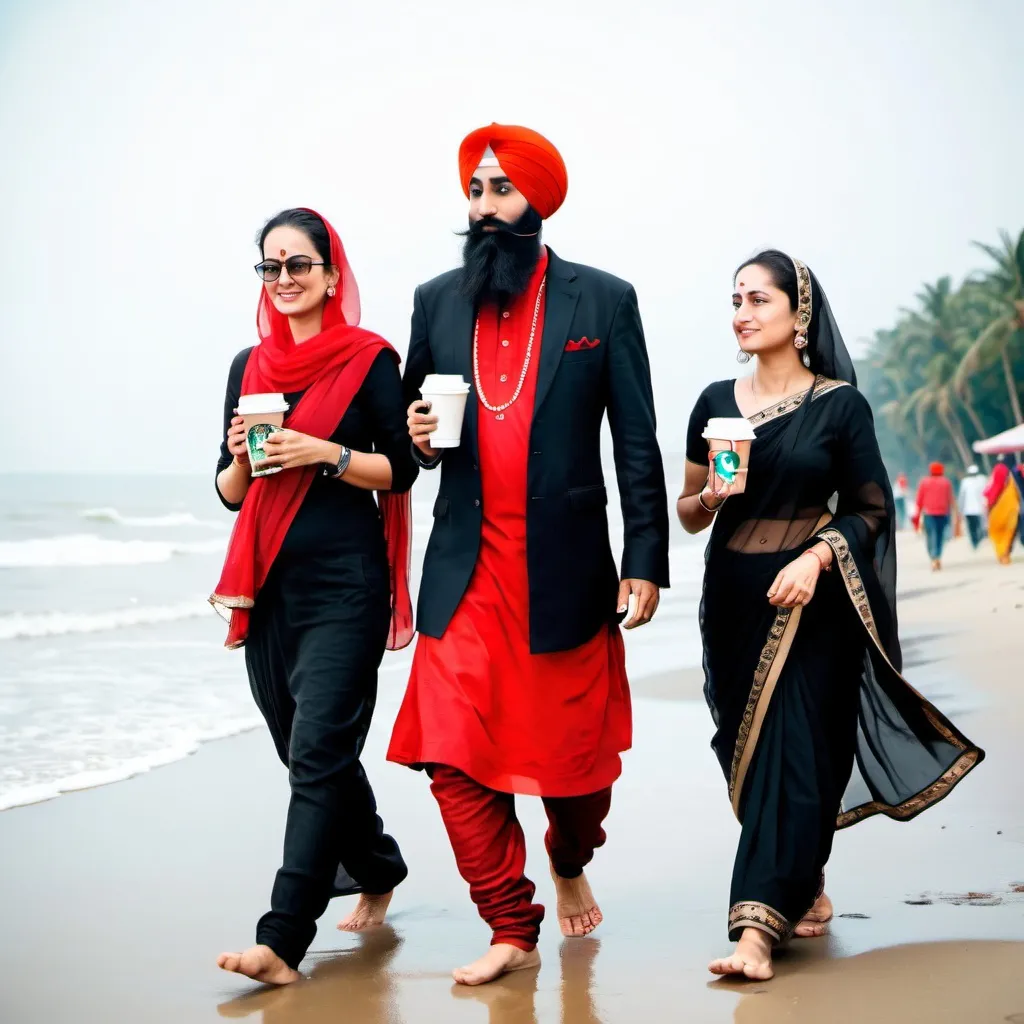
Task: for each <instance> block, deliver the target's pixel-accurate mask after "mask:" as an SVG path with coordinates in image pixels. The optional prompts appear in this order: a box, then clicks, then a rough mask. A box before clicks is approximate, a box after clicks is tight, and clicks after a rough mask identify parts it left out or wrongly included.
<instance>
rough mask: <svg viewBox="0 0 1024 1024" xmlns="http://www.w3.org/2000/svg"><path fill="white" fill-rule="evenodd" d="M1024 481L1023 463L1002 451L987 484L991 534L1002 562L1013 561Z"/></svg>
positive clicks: (986, 494) (1002, 563) (986, 491)
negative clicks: (1022, 475) (1011, 554)
mask: <svg viewBox="0 0 1024 1024" xmlns="http://www.w3.org/2000/svg"><path fill="white" fill-rule="evenodd" d="M1022 493H1024V481H1022V480H1021V476H1020V467H1019V466H1018V465H1017V460H1016V458H1015V457H1014V456H1013V455H1002V456H1000V458H999V461H998V462H997V463H996V466H995V469H993V470H992V477H991V479H990V480H989V485H988V487H986V488H985V501H986V502H987V503H988V534H989V536H990V537H991V538H992V546H993V547H994V548H995V549H996V558H998V559H999V564H1000V565H1009V564H1010V551H1011V550H1012V548H1013V538H1014V537H1015V536H1016V535H1017V529H1018V527H1019V525H1020V519H1021V515H1020V510H1021V495H1022Z"/></svg>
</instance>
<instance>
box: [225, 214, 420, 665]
mask: <svg viewBox="0 0 1024 1024" xmlns="http://www.w3.org/2000/svg"><path fill="white" fill-rule="evenodd" d="M308 212H310V213H314V211H312V210H310V211H308ZM316 216H319V214H316ZM320 219H321V220H323V221H324V225H325V226H326V228H327V233H328V235H329V236H330V240H331V253H330V262H331V265H332V266H333V267H335V268H336V269H337V270H338V272H339V275H340V276H339V280H338V284H337V287H336V291H335V295H334V296H333V297H328V298H327V299H326V301H325V304H324V313H323V324H322V329H321V331H320V333H319V334H317V335H315V336H314V337H312V338H310V339H308V340H307V341H304V342H302V343H301V344H296V343H295V341H294V339H293V338H292V332H291V327H290V326H289V322H288V317H286V316H285V315H284V314H283V313H281V312H279V311H278V310H277V309H276V307H275V306H274V304H273V302H272V301H271V299H270V296H269V295H268V294H267V291H266V288H263V289H262V290H261V292H260V301H259V305H258V307H257V312H256V322H257V328H258V331H259V337H260V343H259V344H258V345H257V346H256V347H255V348H254V349H253V350H252V353H251V354H250V356H249V361H248V362H247V363H246V367H245V373H244V375H243V377H242V394H252V393H262V392H278V391H280V392H293V391H302V392H303V395H302V397H301V398H300V399H299V401H298V402H297V403H296V404H295V406H294V408H292V409H291V410H290V412H289V414H288V416H287V417H286V418H285V421H284V425H285V426H286V427H288V428H290V429H292V430H297V431H300V432H301V433H304V434H309V435H311V436H312V437H320V438H326V437H330V436H331V434H332V433H333V432H334V431H335V430H336V429H337V426H338V424H339V423H340V422H341V420H342V418H343V417H344V415H345V412H346V410H347V409H348V407H349V405H350V404H351V402H352V400H353V399H354V398H355V396H356V394H357V393H358V392H359V389H360V387H362V384H363V381H364V380H365V379H366V374H367V373H368V372H369V369H370V366H371V365H372V363H373V361H374V360H375V359H376V358H377V356H378V355H379V354H380V353H381V352H382V351H384V352H388V353H389V355H390V356H391V357H392V358H393V359H394V360H395V362H396V363H397V362H399V356H398V353H397V352H396V351H395V350H394V349H393V348H392V347H391V345H389V344H388V343H387V342H386V341H385V340H384V339H383V338H380V337H378V336H377V335H376V334H373V333H371V332H370V331H366V330H363V329H362V328H361V327H359V326H358V324H359V289H358V286H357V285H356V280H355V277H354V275H353V273H352V269H351V267H350V266H349V263H348V260H347V258H346V257H345V249H344V247H343V245H342V243H341V238H340V237H339V236H338V233H337V232H336V231H335V230H334V228H333V227H332V226H331V225H330V224H329V223H328V222H327V221H326V220H324V218H322V217H321V218H320ZM320 471H321V470H320V467H318V466H303V467H302V468H301V469H290V470H286V471H285V472H282V473H276V474H274V475H272V476H265V477H256V478H255V479H254V480H253V481H252V482H251V483H250V485H249V490H248V492H247V493H246V496H245V500H244V501H243V503H242V508H241V511H240V512H239V513H238V518H237V519H236V520H235V526H234V530H233V531H232V533H231V541H230V543H229V545H228V552H227V557H226V559H225V561H224V568H223V571H222V573H221V578H220V582H219V583H218V584H217V588H216V590H215V591H214V593H213V594H212V595H211V597H210V603H211V604H213V605H214V607H218V606H219V607H223V608H227V609H229V610H230V616H231V618H230V627H229V629H228V636H227V640H226V641H225V646H226V647H229V648H235V647H241V646H242V645H243V644H244V643H245V640H246V637H247V636H248V633H249V612H250V609H251V608H252V607H253V605H254V604H255V602H256V597H257V595H258V594H259V591H260V588H261V587H262V586H263V584H264V582H265V581H266V578H267V574H268V573H269V572H270V568H271V566H272V565H273V563H274V559H275V558H276V557H277V554H278V552H279V551H280V550H281V545H282V543H283V541H284V538H285V535H286V534H287V532H288V529H289V527H290V526H291V524H292V521H293V520H294V519H295V515H296V513H297V512H298V510H299V507H300V506H301V505H302V502H303V499H304V498H305V496H306V492H307V491H308V490H309V486H310V484H311V483H312V482H313V478H314V477H315V476H316V474H317V473H319V472H320ZM338 486H339V487H344V486H347V485H346V484H344V483H341V482H339V483H338ZM409 501H410V499H409V495H408V494H391V493H389V492H386V491H381V492H378V494H377V502H378V505H379V507H380V513H381V519H382V521H383V526H384V539H385V542H386V546H387V557H388V565H389V568H390V577H391V630H390V634H389V637H388V643H387V647H388V650H399V649H401V648H402V647H405V646H407V645H408V644H409V642H410V641H411V640H412V636H413V618H412V600H411V597H410V594H409V560H410V552H411V548H412V544H411V527H412V519H411V515H410V504H409Z"/></svg>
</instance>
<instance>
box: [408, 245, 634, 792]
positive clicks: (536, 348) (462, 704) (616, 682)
mask: <svg viewBox="0 0 1024 1024" xmlns="http://www.w3.org/2000/svg"><path fill="white" fill-rule="evenodd" d="M546 269H547V250H545V251H544V256H543V257H542V259H541V260H540V262H539V264H538V266H537V270H536V272H535V273H534V276H533V278H532V280H531V282H530V285H529V287H528V288H527V289H526V292H525V293H524V294H523V295H521V296H520V297H519V298H517V299H516V300H515V301H514V302H513V303H512V304H511V305H510V306H509V307H508V309H506V310H504V311H500V310H498V309H497V308H496V307H494V306H491V307H485V308H484V309H483V310H481V314H480V323H479V328H478V337H479V361H480V381H481V384H482V387H483V391H484V394H485V395H486V396H487V400H488V402H489V403H490V404H491V405H493V406H499V405H503V404H504V403H505V402H507V401H508V400H509V399H510V398H511V397H512V395H513V394H514V392H515V389H516V385H517V384H518V382H519V375H520V373H521V372H522V368H523V362H524V361H525V358H526V350H527V346H528V344H529V340H530V328H531V325H532V323H533V314H534V309H535V308H536V303H537V295H538V291H539V289H540V284H541V281H542V279H543V277H544V274H545V271H546ZM543 328H544V302H543V298H542V300H541V303H540V312H539V314H538V317H537V328H536V332H535V334H534V339H533V354H532V357H531V359H530V366H529V369H528V371H527V374H526V378H525V380H524V381H523V387H522V390H521V391H520V393H519V397H518V398H517V399H516V401H515V402H514V403H513V404H512V405H511V406H510V407H509V408H508V409H506V410H505V411H504V415H503V418H502V419H498V418H497V417H496V415H495V413H493V412H489V411H488V410H487V409H486V408H484V406H483V404H482V403H480V400H479V396H476V398H475V399H471V400H475V401H477V402H478V406H477V410H478V420H479V432H478V437H479V449H480V472H481V477H482V489H483V502H482V511H483V527H482V531H481V538H480V554H479V557H478V558H477V563H476V568H475V570H474V572H473V576H472V579H471V580H470V583H469V587H468V588H467V590H466V593H465V595H464V596H463V598H462V601H461V602H460V604H459V606H458V608H457V609H456V611H455V615H454V616H453V617H452V620H451V623H450V624H449V626H448V629H447V630H446V631H445V633H444V636H443V637H441V639H435V638H433V637H429V636H423V635H422V634H421V635H420V636H419V638H418V640H417V644H416V652H415V655H414V657H413V664H412V671H411V673H410V677H409V686H408V689H407V690H406V694H405V699H404V701H403V702H402V707H401V710H400V711H399V713H398V719H397V721H396V722H395V728H394V732H393V734H392V737H391V746H390V749H389V750H388V760H391V761H397V762H398V763H399V764H406V765H422V764H429V763H436V764H447V765H451V766H452V767H453V768H458V769H459V770H460V771H463V772H465V773H466V774H467V775H469V776H470V778H472V779H475V780H476V781H477V782H479V783H481V784H482V785H484V786H487V787H489V788H491V789H496V790H501V791H502V792H506V793H524V794H528V795H533V796H554V797H560V796H580V795H582V794H585V793H593V792H596V791H597V790H599V789H603V788H604V787H606V786H610V785H611V783H612V782H614V780H615V779H616V778H618V776H619V773H620V771H621V762H620V759H619V754H620V752H621V751H623V750H628V749H629V747H630V744H631V741H632V713H631V707H630V699H629V686H628V683H627V681H626V663H625V650H624V647H623V642H622V635H621V633H620V632H619V629H618V627H613V626H608V627H605V628H603V629H602V630H601V631H600V632H599V633H598V634H597V635H596V636H595V637H594V638H593V639H592V640H590V641H588V642H587V643H585V644H583V645H582V646H580V647H577V648H575V649H573V650H571V651H563V652H559V653H557V654H531V653H530V602H529V586H528V581H527V563H526V502H527V494H526V492H527V458H528V454H529V442H530V425H531V422H532V420H533V406H534V397H535V395H536V390H537V366H538V364H539V362H540V347H541V336H542V334H543ZM566 443H567V444H568V443H570V442H569V441H567V442H566Z"/></svg>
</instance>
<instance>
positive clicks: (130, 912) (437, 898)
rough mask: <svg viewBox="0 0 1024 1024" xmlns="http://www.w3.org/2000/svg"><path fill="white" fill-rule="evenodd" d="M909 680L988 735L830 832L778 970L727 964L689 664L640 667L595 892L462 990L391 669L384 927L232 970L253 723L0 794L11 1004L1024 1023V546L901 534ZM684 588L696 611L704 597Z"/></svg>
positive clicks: (564, 1019) (719, 848) (127, 1009)
mask: <svg viewBox="0 0 1024 1024" xmlns="http://www.w3.org/2000/svg"><path fill="white" fill-rule="evenodd" d="M900 589H901V594H902V600H901V604H900V618H901V630H902V633H903V637H904V645H905V649H906V653H907V671H906V674H907V676H908V678H909V679H910V680H911V681H912V682H913V683H914V684H915V685H916V686H917V687H918V688H919V689H921V690H923V691H924V692H926V693H927V694H928V695H929V696H931V697H932V698H933V699H934V700H935V701H936V702H937V703H938V704H939V705H940V707H942V708H943V710H945V711H946V712H947V713H948V714H950V715H951V717H954V718H955V719H956V721H957V723H958V724H959V725H960V726H961V727H962V728H963V729H964V731H965V732H966V733H967V734H968V735H969V736H971V738H972V739H974V740H976V741H977V742H978V743H980V744H981V745H982V746H983V747H984V748H985V749H986V751H987V754H988V759H987V760H986V762H985V763H984V764H983V765H982V766H981V767H980V768H979V769H978V770H977V771H976V772H975V773H973V775H972V776H971V777H970V778H969V779H967V780H966V781H965V782H964V784H963V785H962V786H961V787H960V788H959V789H958V790H957V791H956V792H955V793H954V794H953V795H952V796H951V797H950V798H949V799H948V800H946V801H945V802H943V803H942V804H940V805H939V806H937V807H936V808H934V809H932V810H931V811H929V812H928V813H927V814H925V815H923V816H922V817H920V818H918V819H917V820H915V821H913V822H910V823H908V824H897V823H895V822H890V821H887V820H879V819H877V818H876V819H872V820H870V821H868V822H866V823H864V824H861V825H858V826H856V827H855V828H853V829H851V830H848V831H846V832H844V833H842V834H840V835H839V836H838V837H837V841H836V847H835V852H834V855H833V859H832V862H831V864H830V867H829V872H828V891H829V893H830V894H831V896H832V898H833V900H834V902H835V904H836V910H837V913H838V914H839V917H838V918H837V919H836V920H835V922H834V923H833V926H832V933H831V935H830V936H829V937H828V938H825V939H818V940H798V941H796V942H794V943H793V944H792V945H791V946H790V948H789V949H788V950H787V951H786V952H785V953H784V954H782V955H781V956H780V958H779V960H778V973H777V977H776V979H775V980H774V981H772V982H770V983H746V984H744V983H737V982H730V981H716V980H713V978H712V976H711V975H709V974H708V973H707V969H706V965H707V962H708V961H709V960H710V959H711V958H712V957H714V956H717V955H720V954H721V953H723V952H724V951H725V950H726V949H727V948H728V944H727V942H726V935H725V917H726V911H727V909H728V908H727V897H728V886H729V875H730V870H731V859H732V853H733V849H734V845H735V841H736V836H737V831H738V827H737V825H736V823H735V821H734V820H733V818H732V815H731V812H730V809H729V805H728V801H727V799H726V795H725V784H724V781H723V780H722V778H721V775H720V772H719V770H718V766H717V764H716V762H715V760H714V757H713V755H712V753H711V751H710V749H709V748H708V740H709V737H710V733H711V724H710V721H709V718H708V714H707V711H706V708H705V707H704V704H703V700H702V697H701V684H702V677H701V674H700V672H699V671H695V670H681V671H679V672H675V673H668V674H663V675H660V676H654V677H649V678H644V679H637V680H634V685H633V691H634V696H635V705H636V706H635V739H634V749H633V751H632V752H631V753H630V754H628V755H627V757H626V759H625V769H624V774H623V777H622V780H621V782H620V783H619V785H618V786H617V788H616V790H615V798H614V802H613V807H612V812H611V816H610V818H609V821H608V833H609V842H608V845H607V847H606V848H605V849H604V850H602V851H600V852H599V854H598V857H597V859H596V861H595V863H594V865H593V869H592V870H591V871H590V872H589V874H590V877H591V881H592V883H593V885H594V888H595V891H596V893H597V895H598V898H599V900H600V902H601V906H602V909H603V911H604V914H605V924H604V925H602V927H601V928H600V929H599V930H598V931H597V932H596V933H595V935H594V937H593V938H589V939H584V940H568V941H563V940H562V938H561V936H560V935H559V934H558V931H557V925H556V923H555V922H554V921H553V920H552V919H551V917H550V915H549V918H548V921H547V922H546V923H545V930H544V934H543V936H542V940H541V946H540V949H541V954H542V957H543V966H542V967H541V970H540V971H539V973H524V974H521V975H517V976H512V977H509V978H507V979H503V980H501V981H499V982H497V983H495V984H493V985H491V986H487V987H485V988H483V989H472V990H467V989H456V988H455V987H454V986H453V985H452V982H451V978H450V975H449V971H450V969H451V968H452V967H453V966H455V965H457V964H460V963H464V962H466V961H468V960H471V959H473V958H474V957H475V956H476V955H478V954H479V953H480V952H481V951H482V950H483V948H484V945H485V944H486V942H487V937H488V936H487V931H486V929H485V927H484V925H483V924H482V923H481V922H480V921H479V919H478V918H477V916H476V913H475V910H474V908H473V907H472V904H471V903H470V901H469V898H468V894H467V892H466V887H465V885H464V883H463V882H462V880H461V879H460V878H459V876H458V874H457V873H456V870H455V865H454V861H453V858H452V854H451V852H450V850H449V847H448V844H447V840H446V837H445V834H444V831H443V828H442V825H441V822H440V818H439V815H438V813H437V810H436V807H435V806H434V803H433V800H432V799H431V797H430V795H429V792H428V790H427V784H426V779H425V778H424V777H423V776H422V775H420V774H417V773H413V772H410V771H408V770H406V769H403V768H400V767H398V766H395V765H390V764H387V763H386V762H385V761H384V749H385V746H386V742H387V738H388V734H389V731H390V727H391V722H392V720H393V717H394V714H395V712H396V710H397V706H398V701H399V699H400V696H401V680H396V679H394V678H389V679H388V680H387V682H386V684H385V685H384V687H383V692H382V695H381V701H380V704H379V710H378V713H377V717H376V721H375V723H374V728H373V731H372V734H371V738H370V742H369V744H368V748H367V753H366V758H365V762H364V763H365V764H366V766H367V770H368V772H369V774H370V777H371V779H372V781H373V783H374V786H375V788H376V791H377V796H378V801H379V804H380V806H381V809H382V813H383V815H384V817H385V821H386V823H387V825H388V828H389V830H391V831H393V833H394V834H395V835H396V837H397V838H398V839H399V841H400V842H401V843H402V844H403V849H404V852H405V854H406V857H407V859H408V861H409V863H410V867H411V874H410V877H409V880H408V881H407V883H406V884H405V885H403V886H402V888H401V889H400V891H399V892H398V894H397V895H396V898H395V901H394V904H393V911H394V912H393V915H392V917H391V925H390V927H384V928H381V929H378V930H376V931H374V932H372V933H369V934H367V935H366V936H365V937H363V938H356V937H351V936H348V935H343V934H341V933H339V932H337V931H336V930H335V928H334V924H335V922H336V921H337V920H339V919H340V918H341V917H342V916H343V914H344V912H345V909H346V907H347V905H348V904H349V902H350V901H346V900H336V901H334V903H332V905H331V907H330V908H329V909H328V913H327V915H326V916H325V917H324V918H323V919H322V921H321V926H320V931H319V934H318V936H317V939H316V941H315V943H314V946H313V952H312V953H311V955H310V957H309V958H308V959H307V960H306V961H305V962H304V964H303V971H304V973H306V974H307V975H308V980H307V981H304V982H301V983H299V984H297V985H294V986H291V987H289V988H287V989H283V990H265V989H262V988H260V987H258V986H254V985H252V984H251V983H249V982H247V981H246V980H245V979H240V978H236V977H233V976H230V975H227V974H225V973H223V972H221V971H218V970H217V968H216V966H215V958H216V955H217V953H218V952H220V951H221V950H224V949H233V948H242V947H244V946H246V945H248V944H249V943H250V942H251V937H252V931H253V928H254V924H255V921H256V919H257V917H258V915H259V914H260V913H261V912H262V910H263V909H264V907H265V904H266V901H267V899H268V896H269V891H270V885H271V882H272V879H273V873H274V870H275V868H276V866H277V863H278V855H279V847H280V841H281V834H282V829H283V824H284V811H285V806H286V803H287V799H288V788H287V779H286V774H285V772H284V770H283V768H282V767H281V765H280V764H279V763H278V762H277V760H276V758H275V755H274V752H273V748H272V746H271V742H270V739H269V737H268V736H267V735H266V734H265V733H264V732H263V731H262V730H256V731H253V732H248V733H245V734H243V735H241V736H237V737H234V738H232V739H228V740H223V741H219V742H215V743H210V744H207V745H205V746H203V747H202V748H201V749H200V751H199V752H198V753H197V754H196V755H194V756H193V757H190V758H188V759H187V760H183V761H180V762H177V763H175V764H172V765H169V766H167V767H164V768H160V769H157V770H154V771H152V772H149V773H148V774H145V775H141V776H138V777H136V778H134V779H131V780H128V781H126V782H121V783H117V784H114V785H110V786H105V787H102V788H98V789H93V790H88V791H84V792H80V793H73V794H70V795H66V796H63V797H60V798H58V799H56V800H51V801H49V802H47V803H42V804H37V805H34V806H29V807H22V808H16V809H14V810H11V811H7V812H5V813H3V814H0V879H2V882H0V889H2V900H0V905H2V907H3V920H4V924H5V927H4V939H3V944H2V957H0V964H2V968H0V982H2V984H0V1020H2V1021H3V1022H4V1024H92V1022H96V1024H100V1022H102V1024H119V1022H122V1021H125V1022H128V1021H132V1022H135V1021H140V1022H141V1021H145V1022H146V1024H192V1022H204V1021H214V1020H220V1019H223V1018H240V1019H241V1018H248V1019H249V1020H251V1021H253V1022H254V1024H257V1022H263V1024H327V1022H335V1021H338V1022H341V1021H346V1022H348V1021H351V1022H359V1024H419V1022H435V1021H436V1022H451V1024H458V1022H463V1021H464V1022H490V1024H520V1022H538V1024H546V1022H558V1024H619V1022H640V1021H643V1022H647V1021H652V1022H660V1021H680V1020H686V1021H695V1022H705V1021H706V1022H709V1024H710V1022H719V1021H722V1022H726V1021H732V1022H736V1024H772V1022H776V1021H787V1022H812V1021H814V1022H822V1021H829V1022H837V1024H840V1022H848V1021H849V1022H854V1021H857V1022H861V1021H872V1022H874V1024H888V1022H890V1021H891V1022H896V1021H899V1022H916V1021H927V1022H935V1024H938V1022H950V1024H953V1022H956V1024H961V1022H971V1024H987V1022H993V1024H995V1022H1004V1021H1016V1022H1018V1024H1019V1022H1024V802H1022V800H1021V779H1022V778H1024V744H1021V742H1020V737H1021V735H1022V732H1024V672H1022V670H1021V651H1022V649H1024V648H1022V641H1021V637H1022V635H1024V562H1021V563H1020V564H1016V565H1013V566H1011V567H1009V568H1001V567H999V566H997V565H996V564H995V560H994V558H993V557H992V555H991V552H990V551H988V550H987V548H983V549H982V550H981V551H979V552H978V553H977V554H976V555H975V554H973V553H972V552H971V551H970V548H969V545H968V544H967V543H966V541H963V540H960V541H958V542H956V543H955V544H953V545H952V546H951V547H950V549H949V551H948V557H947V560H946V568H945V570H944V571H943V572H942V573H940V574H933V573H931V572H930V571H929V570H928V567H927V563H926V559H925V556H924V551H923V545H922V544H921V542H919V540H918V539H917V538H914V537H909V536H905V537H904V538H902V549H901V585H900ZM694 613H695V612H694ZM520 806H521V809H522V810H521V816H522V818H523V821H524V826H525V828H526V831H527V836H528V841H529V842H530V843H531V859H530V862H529V868H528V870H529V873H530V874H531V877H533V878H534V879H536V880H537V881H538V894H539V896H538V898H540V899H541V900H542V901H544V902H547V903H548V904H549V912H550V904H551V892H550V883H549V882H548V881H547V870H546V862H545V858H544V853H543V846H542V842H541V838H542V835H543V812H542V810H541V808H540V805H539V802H538V801H534V800H527V799H524V800H521V801H520Z"/></svg>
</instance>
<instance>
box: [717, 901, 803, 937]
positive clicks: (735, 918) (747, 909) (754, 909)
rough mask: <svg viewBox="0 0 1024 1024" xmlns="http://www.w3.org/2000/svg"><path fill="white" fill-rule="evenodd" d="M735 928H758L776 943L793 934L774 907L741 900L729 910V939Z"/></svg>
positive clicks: (789, 925)
mask: <svg viewBox="0 0 1024 1024" xmlns="http://www.w3.org/2000/svg"><path fill="white" fill-rule="evenodd" d="M737 928H758V929H759V930H760V931H762V932H767V933H768V934H769V935H770V936H771V937H772V938H773V939H774V940H775V941H776V942H785V941H786V939H788V938H789V936H790V935H791V934H792V932H793V925H791V924H790V923H789V921H788V920H786V918H785V917H784V916H783V915H782V914H780V913H779V912H778V911H777V910H776V909H775V908H774V907H770V906H768V904H767V903H757V902H755V901H753V900H743V901H741V902H739V903H734V904H733V905H732V906H731V907H730V908H729V935H730V937H731V936H732V934H733V932H734V931H735V930H736V929H737Z"/></svg>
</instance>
